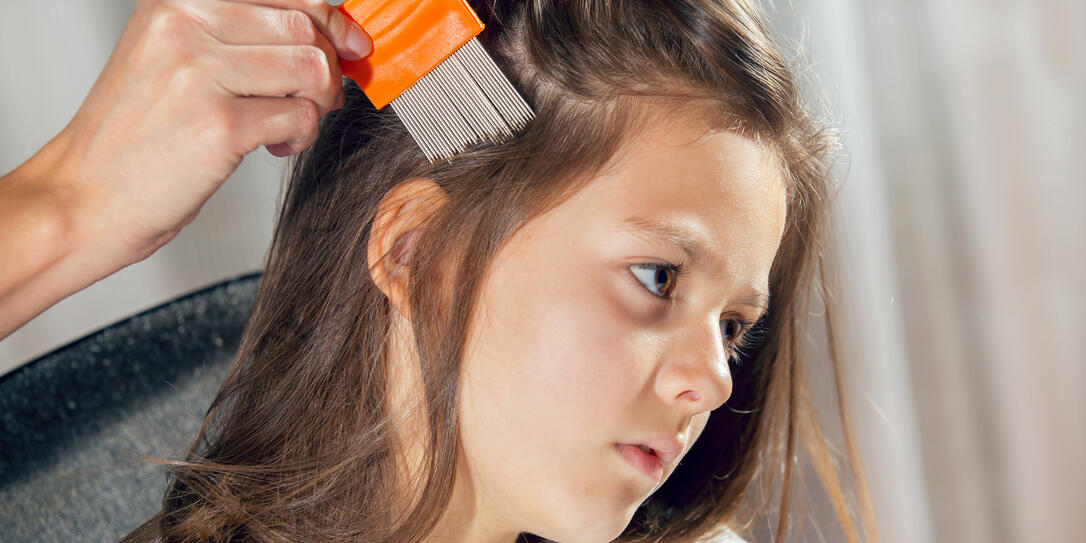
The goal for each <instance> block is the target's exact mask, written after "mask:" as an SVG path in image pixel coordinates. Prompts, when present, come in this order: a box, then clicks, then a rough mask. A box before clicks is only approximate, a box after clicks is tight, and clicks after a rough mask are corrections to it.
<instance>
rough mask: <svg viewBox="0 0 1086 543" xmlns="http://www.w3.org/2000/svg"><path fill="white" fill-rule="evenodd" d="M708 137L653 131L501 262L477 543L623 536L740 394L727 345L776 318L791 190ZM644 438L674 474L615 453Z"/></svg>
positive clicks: (473, 380)
mask: <svg viewBox="0 0 1086 543" xmlns="http://www.w3.org/2000/svg"><path fill="white" fill-rule="evenodd" d="M705 132H706V130H705V128H704V126H703V125H702V124H701V123H699V122H697V120H695V119H689V118H675V119H672V120H670V121H668V122H667V123H666V124H661V125H656V126H654V127H653V128H652V130H651V131H650V132H649V133H646V134H644V135H643V136H641V137H639V138H636V139H635V140H633V141H631V143H630V147H627V151H628V152H627V153H626V154H624V155H623V156H624V158H623V160H621V161H620V162H618V163H617V164H616V166H615V167H614V168H612V169H609V170H608V171H607V172H606V173H605V174H604V175H602V176H600V177H598V178H596V179H594V180H593V181H592V182H590V183H589V184H588V185H587V186H586V187H585V188H584V189H583V190H581V191H580V192H578V193H577V194H576V195H574V196H573V197H571V198H570V199H569V200H567V201H565V202H563V203H562V204H561V205H559V206H558V207H556V208H554V209H553V210H551V211H549V212H548V213H546V214H544V215H541V216H539V217H538V218H536V219H534V220H532V221H530V222H529V223H527V224H525V225H524V226H523V227H522V228H521V229H520V230H518V231H517V232H516V233H515V234H514V235H513V236H512V237H511V238H510V239H509V240H508V241H507V243H506V245H504V246H503V247H502V249H501V251H500V252H499V254H498V255H497V257H496V260H495V261H494V263H493V267H492V268H491V271H490V275H489V276H488V277H487V279H486V281H485V283H484V285H483V290H482V298H481V299H480V304H479V306H478V310H477V311H476V313H475V314H474V315H473V319H472V324H471V334H469V342H468V345H467V349H466V354H465V362H464V375H463V381H462V390H461V406H460V416H461V431H462V434H461V437H462V451H461V454H462V459H461V461H460V462H461V468H462V469H461V471H462V472H463V473H460V472H458V479H457V483H456V489H455V490H454V498H453V499H454V501H456V500H459V502H458V503H460V506H459V507H460V509H458V510H457V514H460V515H463V516H462V517H461V518H462V519H467V518H470V519H472V520H471V521H470V522H469V521H466V520H461V521H457V522H468V523H469V524H470V526H468V525H465V526H461V528H463V529H464V530H466V532H465V533H467V534H471V535H467V537H468V539H470V540H471V541H490V540H496V541H513V536H515V535H516V534H517V533H518V532H521V531H525V532H530V533H533V534H536V535H540V536H543V537H546V538H548V539H552V540H556V541H561V542H563V543H571V542H588V541H592V542H604V541H610V540H612V539H614V538H615V537H617V536H618V535H619V534H620V533H621V532H622V530H623V529H624V528H625V527H626V525H627V524H628V523H629V521H630V519H631V518H632V516H633V514H634V511H635V510H636V508H637V507H638V505H640V504H641V503H642V502H643V501H645V499H646V498H648V497H649V495H650V494H652V493H653V492H654V491H655V490H656V489H657V488H659V487H660V485H661V484H662V483H663V481H664V480H665V479H666V478H667V477H668V476H669V475H670V474H671V472H672V471H673V470H674V469H675V466H676V464H677V463H678V462H679V460H680V459H681V458H682V457H683V455H685V454H686V452H687V451H688V450H689V449H690V447H691V446H692V445H693V443H694V441H695V440H696V439H697V438H698V436H699V435H700V434H701V431H702V429H703V428H704V427H705V423H706V421H707V419H708V417H709V412H710V411H711V410H713V409H715V408H717V407H718V406H720V405H721V404H723V403H724V402H725V401H726V400H727V399H728V397H729V396H730V395H731V392H732V380H731V374H730V372H729V367H728V364H729V350H728V348H727V347H726V344H730V343H731V342H732V341H733V339H734V337H735V335H737V334H736V333H737V332H739V331H740V330H742V329H743V327H744V326H745V325H744V324H742V323H743V322H754V321H756V320H757V319H758V318H759V316H760V315H761V314H762V311H763V308H762V307H759V303H760V301H765V298H766V293H767V292H768V279H769V271H770V267H771V265H772V263H773V259H774V256H775V255H776V253H777V248H778V246H779V244H780V240H781V236H782V234H783V230H784V224H785V210H786V207H785V190H784V186H783V184H782V181H781V178H780V176H779V173H778V171H777V170H776V169H775V168H774V167H773V166H772V165H771V162H770V160H769V158H768V152H767V151H766V150H765V148H764V147H762V146H761V145H760V144H757V143H755V142H753V141H751V140H749V139H746V138H744V137H741V136H738V135H736V134H734V133H732V132H727V131H725V132H716V133H708V134H706V133H705ZM652 225H655V226H652ZM684 246H685V247H686V248H688V249H690V250H692V251H696V253H697V254H698V255H700V256H697V257H694V256H692V255H688V254H686V253H685V252H684ZM680 262H683V263H684V264H683V271H684V272H683V275H682V277H681V278H678V280H676V279H677V276H676V274H675V273H674V268H672V267H671V266H672V265H678V264H679V263H680ZM644 442H650V443H652V442H655V443H657V444H658V445H657V446H658V447H664V446H665V445H667V444H669V443H670V444H671V445H672V446H674V447H675V450H674V451H673V452H674V454H675V457H674V459H672V460H670V461H668V462H664V463H663V466H662V468H663V469H662V473H657V474H652V473H651V469H649V470H647V471H645V470H641V469H638V468H637V467H635V465H634V462H631V461H630V460H629V459H628V457H629V455H628V454H626V453H629V452H630V451H629V450H628V449H627V450H626V451H625V452H624V451H623V448H622V447H618V446H617V445H618V444H637V443H644ZM465 502H467V503H465ZM468 504H470V505H468ZM468 539H464V540H468Z"/></svg>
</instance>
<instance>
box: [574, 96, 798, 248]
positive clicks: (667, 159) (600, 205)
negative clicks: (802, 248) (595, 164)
mask: <svg viewBox="0 0 1086 543" xmlns="http://www.w3.org/2000/svg"><path fill="white" fill-rule="evenodd" d="M578 196H579V197H580V200H581V203H580V205H581V206H582V212H585V211H587V210H588V209H593V210H595V212H594V213H591V214H590V215H587V216H595V217H600V218H603V217H610V219H612V220H613V221H621V220H625V219H626V218H627V217H630V216H652V215H661V214H675V213H678V214H682V215H693V216H696V217H699V218H701V219H702V220H703V222H705V223H707V224H708V225H709V227H710V228H723V227H725V226H727V225H734V224H736V223H758V224H763V225H765V226H766V227H767V228H769V229H770V230H778V231H779V230H781V229H783V226H784V215H785V213H786V205H785V202H786V199H785V186H784V181H783V176H782V175H781V172H780V170H779V168H778V167H777V165H776V162H775V161H774V160H773V154H772V151H771V150H770V149H769V148H768V147H767V146H766V145H764V144H762V143H758V142H756V141H754V140H753V139H751V138H749V137H746V136H743V135H740V134H737V133H735V132H732V131H727V130H723V131H709V132H707V131H706V130H705V125H704V123H700V122H698V121H697V119H692V118H689V117H676V118H672V119H670V120H669V121H668V122H665V123H661V124H657V125H655V126H653V127H651V128H650V129H648V130H642V131H639V132H637V133H634V134H631V135H630V136H629V138H628V141H627V142H626V143H625V145H624V146H623V148H622V149H621V150H620V152H619V153H616V156H615V159H614V161H613V163H612V164H609V165H608V167H607V168H605V169H604V171H603V172H602V173H601V174H600V175H599V176H597V177H596V178H594V179H592V180H591V181H590V182H589V183H588V184H587V185H586V186H585V188H584V189H583V190H582V191H581V194H579V195H578Z"/></svg>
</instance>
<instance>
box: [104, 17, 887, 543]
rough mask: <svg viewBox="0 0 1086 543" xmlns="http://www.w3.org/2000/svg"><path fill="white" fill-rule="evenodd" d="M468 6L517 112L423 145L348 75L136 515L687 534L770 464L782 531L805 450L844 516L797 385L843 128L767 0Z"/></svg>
mask: <svg viewBox="0 0 1086 543" xmlns="http://www.w3.org/2000/svg"><path fill="white" fill-rule="evenodd" d="M473 8H474V9H475V10H476V12H477V13H478V14H479V15H480V17H481V18H482V19H483V21H484V22H485V23H486V24H487V27H486V30H485V31H484V33H483V34H482V35H481V36H480V40H481V41H482V42H483V44H484V45H485V46H486V47H487V48H488V50H489V51H490V52H491V53H492V55H493V56H494V57H495V60H496V61H497V62H498V64H499V65H500V66H501V67H502V69H503V70H504V71H505V73H506V74H508V75H509V76H510V78H511V80H512V81H513V83H514V84H515V86H517V87H518V89H520V91H521V92H522V94H523V95H524V97H525V99H526V100H527V101H528V102H529V103H530V104H531V105H532V106H533V108H534V110H535V112H536V118H535V120H534V121H533V122H532V123H531V124H530V125H529V127H528V128H527V129H525V130H524V131H523V133H521V134H519V135H518V136H517V137H516V138H514V139H513V140H512V141H509V142H507V143H505V144H502V145H499V146H487V147H480V148H476V149H472V150H469V151H468V152H465V153H462V154H460V155H457V156H455V157H453V158H451V159H449V160H444V161H440V162H438V163H436V164H430V163H429V162H428V161H427V160H426V159H425V157H424V156H423V155H422V153H421V151H420V150H419V149H418V147H417V146H416V145H415V144H414V143H413V141H412V140H411V138H410V136H409V135H408V133H407V132H406V130H405V129H404V128H403V126H402V125H401V124H400V122H399V120H398V119H397V118H396V117H395V116H394V115H393V114H392V112H391V111H390V110H389V109H387V108H386V109H384V110H382V111H376V110H374V109H373V108H372V106H371V105H370V104H369V102H368V101H367V100H366V98H365V97H364V95H362V94H361V92H360V91H359V90H358V88H357V87H356V86H354V85H351V84H348V85H347V87H346V105H345V106H344V107H343V108H342V109H340V110H339V111H337V112H333V113H331V114H329V115H328V116H327V117H326V118H325V119H324V121H323V124H322V126H321V130H320V136H319V138H318V140H317V142H316V143H315V144H314V145H313V146H312V147H311V148H310V149H308V150H307V151H306V152H305V153H303V154H302V155H301V156H300V157H299V159H298V160H297V161H296V163H295V165H294V168H293V172H292V177H291V179H290V183H289V186H288V188H287V190H286V193H285V197H284V201H283V204H282V209H281V213H280V216H279V220H278V223H277V227H276V231H275V237H274V241H273V243H272V247H271V250H270V252H269V254H268V260H267V265H266V269H265V273H264V276H263V280H262V283H261V286H260V292H259V295H258V298H257V301H256V305H255V307H254V309H253V313H252V316H251V318H250V320H249V323H248V326H247V328H246V330H245V334H244V336H243V339H242V344H241V347H240V350H239V352H238V355H237V359H236V360H235V363H234V366H233V368H232V370H231V373H230V375H229V377H228V378H227V380H226V382H225V383H224V384H223V387H222V389H221V390H220V392H219V394H218V395H217V397H216V398H215V399H214V401H213V403H212V405H211V407H210V409H209V411H208V414H207V417H206V419H205V420H204V423H203V425H202V427H201V429H200V431H199V433H198V436H197V438H196V439H195V440H194V442H193V443H192V445H191V448H190V450H189V452H188V455H187V458H186V460H185V461H164V462H165V463H167V464H168V465H169V466H170V468H169V475H170V482H169V486H168V489H167V492H166V496H165V499H164V500H163V506H162V510H161V511H160V512H159V513H158V514H157V515H156V516H155V517H154V518H152V519H150V520H149V521H147V522H146V523H145V524H143V525H142V526H140V527H139V528H138V529H137V530H136V531H134V532H133V533H132V534H130V535H129V536H128V537H127V538H126V539H125V541H133V542H134V541H148V540H158V541H372V542H382V543H384V542H397V543H398V542H427V543H429V542H438V541H442V542H443V541H466V542H483V543H491V542H493V543H512V542H514V541H560V542H564V543H572V542H601V543H602V542H606V541H613V540H618V541H666V542H686V541H697V540H704V539H705V538H707V537H711V536H712V535H714V534H718V533H722V532H726V531H730V530H729V528H728V527H731V528H734V529H735V530H736V531H743V530H745V529H746V528H747V527H748V526H749V525H750V522H751V520H752V519H753V518H754V516H755V515H756V514H758V513H759V512H760V511H759V509H760V508H761V506H762V505H763V504H759V503H755V504H754V506H753V508H752V507H749V506H750V505H751V504H750V503H749V501H750V500H749V499H745V498H748V497H749V495H750V494H751V491H752V490H753V489H755V488H756V486H755V483H757V482H762V483H763V484H764V483H765V482H766V481H772V480H773V478H774V477H775V476H778V475H779V477H780V479H779V482H780V483H781V493H780V500H779V503H777V505H776V506H777V508H778V513H779V517H778V518H779V522H778V524H777V527H776V538H775V540H777V541H783V540H784V539H785V536H786V535H787V533H788V532H787V528H788V522H787V520H788V515H787V513H788V511H789V508H790V501H791V481H792V477H793V474H792V468H793V465H794V460H792V459H794V458H795V456H796V454H797V453H798V451H797V448H798V447H799V446H800V445H804V446H806V447H807V449H808V450H809V451H810V453H811V456H812V459H813V460H814V465H815V467H816V468H817V471H818V475H819V476H820V479H821V480H822V482H823V484H824V486H825V488H826V490H827V493H828V495H829V496H830V497H831V498H832V500H833V502H834V505H835V508H836V512H837V515H838V518H839V520H840V522H841V526H842V530H843V531H844V533H845V534H846V536H847V537H848V540H849V541H858V537H859V536H858V534H857V531H858V530H857V528H856V526H855V523H854V519H853V512H852V511H851V510H850V509H851V508H850V507H849V506H848V505H847V503H846V500H845V497H844V491H843V489H842V486H841V483H840V482H839V479H838V475H837V472H836V470H835V468H834V464H833V461H832V460H831V458H830V455H829V453H828V452H827V446H826V442H825V439H824V438H823V437H822V433H821V430H820V429H819V426H818V424H817V422H816V420H815V419H814V417H812V416H810V412H809V411H810V408H809V405H808V401H807V396H806V392H805V388H804V382H803V380H802V375H803V368H804V366H803V360H802V358H801V356H802V352H801V348H802V343H803V342H802V338H804V337H805V333H806V329H805V322H806V316H807V303H808V295H809V291H810V290H811V288H812V283H813V281H814V277H815V267H816V266H818V265H820V264H821V259H822V253H821V247H822V245H823V240H824V239H825V237H826V236H827V234H828V230H827V224H828V223H827V220H828V217H829V211H828V208H827V206H828V205H829V197H830V186H829V180H828V173H827V166H826V160H825V158H826V157H827V156H828V154H827V153H828V152H829V151H830V150H831V147H832V145H833V143H834V141H833V139H832V138H831V137H830V136H829V135H828V134H827V132H826V131H825V130H823V129H822V128H821V127H820V126H819V125H818V124H816V123H815V122H814V121H813V120H812V119H811V118H810V117H809V116H808V114H807V112H806V110H805V108H804V106H803V105H802V104H801V102H800V100H799V97H798V89H797V86H796V82H795V81H794V79H793V76H792V74H791V73H790V71H789V69H788V68H787V67H786V65H785V63H784V61H783V60H782V58H781V54H780V53H779V51H778V50H777V48H776V47H775V46H774V44H773V42H772V41H771V39H770V37H769V34H768V31H767V28H766V24H765V22H764V21H763V19H762V16H761V15H760V14H759V12H758V11H757V9H755V7H754V6H753V5H751V4H750V3H748V2H747V1H746V0H729V1H713V0H683V1H662V0H656V1H654V0H609V1H603V0H599V1H592V0H530V1H527V2H514V1H501V0H491V1H487V2H474V3H473ZM827 302H828V300H827ZM827 316H829V313H828V312H827ZM830 330H831V331H832V328H830ZM830 344H831V346H832V341H831V343H830ZM834 368H835V371H837V369H836V368H837V366H836V364H835V366H834ZM842 405H843V403H842ZM842 422H843V423H844V429H845V430H844V431H845V439H846V444H848V445H849V452H850V465H851V467H852V470H853V473H852V475H853V480H854V481H855V484H856V485H857V488H858V489H859V490H860V492H859V495H860V496H861V497H865V496H866V494H865V492H864V480H863V476H862V473H861V472H860V470H859V469H858V460H857V459H856V458H855V454H854V450H853V448H852V447H851V438H850V430H849V427H848V424H847V418H846V417H844V413H842ZM778 472H781V473H778ZM863 505H864V508H863V512H864V515H863V516H864V520H865V523H864V526H865V528H867V530H868V531H867V537H868V539H869V540H874V539H875V535H874V531H873V526H872V524H871V522H870V519H871V513H870V510H869V507H868V506H867V505H866V500H863Z"/></svg>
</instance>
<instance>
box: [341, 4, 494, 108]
mask: <svg viewBox="0 0 1086 543" xmlns="http://www.w3.org/2000/svg"><path fill="white" fill-rule="evenodd" d="M339 10H340V11H341V12H343V14H344V15H346V16H348V17H350V18H351V19H354V21H355V22H356V23H358V24H359V25H361V26H362V28H363V29H364V30H365V31H366V33H367V34H369V35H370V38H372V39H373V53H372V54H371V55H370V56H368V57H366V58H364V59H362V60H354V61H350V60H343V59H340V61H339V65H340V68H341V69H342V70H343V75H346V76H347V77H350V78H351V79H353V80H354V82H355V83H358V86H359V87H360V88H361V89H362V91H363V92H365V93H366V96H368V97H369V99H370V101H371V102H373V106H374V107H376V108H377V109H381V108H383V107H385V106H386V105H387V104H388V103H389V102H391V101H392V100H393V99H395V98H396V97H397V96H399V95H400V94H401V93H402V92H403V91H405V90H407V88H408V87H410V86H411V85H414V84H415V82H416V81H418V80H419V79H421V78H422V76H424V75H426V74H427V73H429V71H430V70H432V69H433V68H434V67H435V66H437V65H438V64H441V63H442V62H444V61H445V59H446V58H449V55H451V54H453V53H455V52H456V50H457V49H460V47H462V46H463V45H464V44H465V43H467V42H468V40H470V39H471V38H473V37H475V36H476V35H477V34H479V33H480V32H482V31H483V23H482V21H480V20H479V17H478V16H477V15H475V12H474V11H472V10H471V7H470V6H468V4H467V2H466V0H347V1H346V2H343V3H342V4H340V5H339Z"/></svg>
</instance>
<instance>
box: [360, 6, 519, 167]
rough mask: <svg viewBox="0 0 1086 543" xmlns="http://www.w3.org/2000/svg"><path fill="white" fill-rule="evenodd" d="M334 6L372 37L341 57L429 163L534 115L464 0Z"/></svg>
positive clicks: (508, 133) (503, 136)
mask: <svg viewBox="0 0 1086 543" xmlns="http://www.w3.org/2000/svg"><path fill="white" fill-rule="evenodd" d="M339 10H340V11H341V12H342V13H343V14H344V15H346V16H347V17H350V18H351V19H353V20H354V21H355V22H356V23H358V24H359V25H360V26H362V28H363V29H364V30H365V31H366V33H367V34H369V35H370V37H371V38H372V39H373V53H372V54H371V55H370V56H368V57H366V58H364V59H362V60H356V61H347V60H341V61H340V67H341V68H342V70H343V75H346V76H347V77H350V78H351V79H353V80H354V82H355V83H357V84H358V86H359V88H361V89H362V91H363V92H364V93H365V94H366V96H367V97H369V99H370V101H371V102H373V106H374V107H375V108H377V109H381V108H383V107H385V106H386V105H391V107H392V111H393V112H394V113H395V114H396V116H397V117H399V119H400V121H401V122H403V124H404V126H405V127H407V131H408V132H410V133H411V137H413V138H414V139H415V142H416V143H418V145H419V147H420V148H421V149H422V152H423V154H425V155H426V158H427V159H428V160H429V161H430V162H434V161H436V160H440V159H443V158H448V157H451V156H453V155H455V154H457V153H460V152H462V151H464V150H465V149H467V148H468V147H470V146H472V145H475V144H477V143H480V142H487V143H492V144H498V143H501V142H503V141H506V140H508V139H509V138H511V137H513V135H514V134H516V133H517V132H518V131H519V130H521V129H522V128H524V127H525V126H527V125H528V123H529V122H530V121H531V120H532V118H533V117H534V116H535V113H534V112H533V111H532V108H531V106H529V105H528V103H527V102H525V101H524V98H522V97H521V96H520V93H518V92H517V90H516V89H515V88H514V87H513V85H512V83H510V82H509V79H508V78H507V77H506V76H505V74H503V73H502V72H501V70H500V69H499V68H498V65H497V64H495V63H494V60H493V59H492V58H490V55H489V54H488V53H487V52H486V50H485V49H484V48H483V46H482V44H480V43H479V40H478V39H477V38H476V36H478V34H479V33H480V32H482V31H483V23H482V21H480V20H479V17H478V16H477V15H476V14H475V12H474V11H472V9H471V6H469V5H468V4H467V2H466V1H465V0H347V1H346V2H343V3H342V4H340V5H339Z"/></svg>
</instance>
